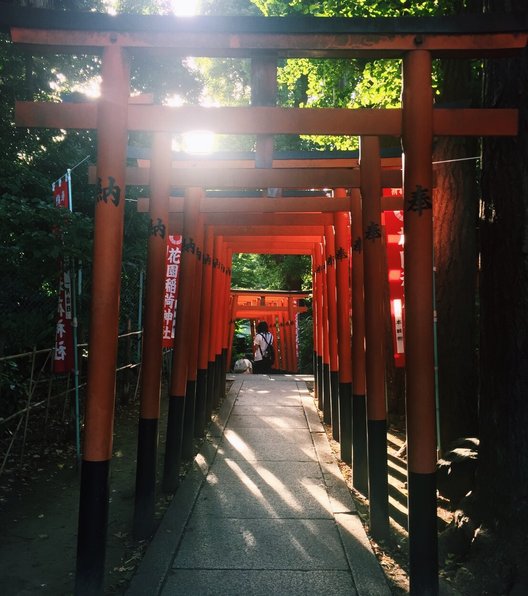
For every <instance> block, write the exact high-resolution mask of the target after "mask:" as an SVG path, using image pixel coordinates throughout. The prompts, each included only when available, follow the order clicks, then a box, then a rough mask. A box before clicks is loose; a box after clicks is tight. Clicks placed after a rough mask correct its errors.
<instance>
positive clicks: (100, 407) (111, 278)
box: [83, 47, 129, 461]
mask: <svg viewBox="0 0 528 596" xmlns="http://www.w3.org/2000/svg"><path fill="white" fill-rule="evenodd" d="M102 69H103V70H102V74H103V79H104V81H103V83H102V85H101V94H102V95H101V100H100V102H99V107H98V125H99V129H100V133H99V135H98V143H97V174H98V177H99V178H100V179H101V186H102V187H103V188H109V187H110V186H111V182H112V179H113V181H114V184H113V186H114V191H115V192H117V189H119V192H120V195H119V196H118V195H117V194H116V196H113V195H110V196H108V197H107V198H106V200H96V204H95V226H94V246H93V266H92V271H93V273H92V300H91V307H90V313H91V316H90V346H92V348H93V349H91V350H90V353H89V357H88V358H89V363H90V364H89V367H88V386H87V398H86V413H85V435H84V436H85V438H84V449H83V458H84V460H89V461H106V460H109V459H110V458H111V456H112V436H113V421H114V400H115V369H116V360H117V334H118V320H119V290H120V286H121V255H122V247H123V215H124V207H125V164H126V150H127V114H126V105H127V101H128V94H129V70H128V65H127V63H126V60H125V57H124V55H123V51H122V50H121V49H119V48H114V47H110V48H107V49H106V50H105V52H104V54H103V64H102Z"/></svg>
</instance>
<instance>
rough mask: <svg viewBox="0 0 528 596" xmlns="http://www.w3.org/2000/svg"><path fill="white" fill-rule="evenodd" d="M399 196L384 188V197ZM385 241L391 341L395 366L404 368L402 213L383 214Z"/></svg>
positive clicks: (393, 191)
mask: <svg viewBox="0 0 528 596" xmlns="http://www.w3.org/2000/svg"><path fill="white" fill-rule="evenodd" d="M398 192H399V193H400V195H401V189H398V188H384V189H383V195H384V196H398ZM383 222H384V227H385V240H386V244H387V265H388V270H389V293H390V309H391V319H392V339H393V346H394V359H395V363H396V366H405V350H404V321H405V292H404V263H403V243H404V234H403V211H385V212H384V213H383Z"/></svg>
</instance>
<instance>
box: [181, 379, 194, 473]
mask: <svg viewBox="0 0 528 596" xmlns="http://www.w3.org/2000/svg"><path fill="white" fill-rule="evenodd" d="M195 405H196V381H187V386H186V389H185V410H184V413H183V440H182V458H183V460H184V461H190V460H191V459H193V457H194V411H195Z"/></svg>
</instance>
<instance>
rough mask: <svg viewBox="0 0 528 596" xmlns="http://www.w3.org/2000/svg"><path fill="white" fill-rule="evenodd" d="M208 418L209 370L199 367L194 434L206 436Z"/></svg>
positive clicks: (196, 436)
mask: <svg viewBox="0 0 528 596" xmlns="http://www.w3.org/2000/svg"><path fill="white" fill-rule="evenodd" d="M206 420H207V370H206V369H199V370H198V372H197V375H196V404H195V410H194V436H195V438H197V439H199V438H200V437H203V436H204V430H205V421H206Z"/></svg>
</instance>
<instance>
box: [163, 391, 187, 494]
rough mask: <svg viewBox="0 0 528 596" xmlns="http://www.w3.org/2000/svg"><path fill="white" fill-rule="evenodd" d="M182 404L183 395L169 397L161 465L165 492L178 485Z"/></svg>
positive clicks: (173, 490) (183, 404)
mask: <svg viewBox="0 0 528 596" xmlns="http://www.w3.org/2000/svg"><path fill="white" fill-rule="evenodd" d="M184 406H185V397H184V396H183V395H176V396H172V395H171V397H169V412H168V415H167V437H166V441H165V461H164V467H163V490H164V492H166V493H173V492H176V490H177V489H178V486H179V485H180V467H181V457H182V438H183V412H184Z"/></svg>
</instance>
